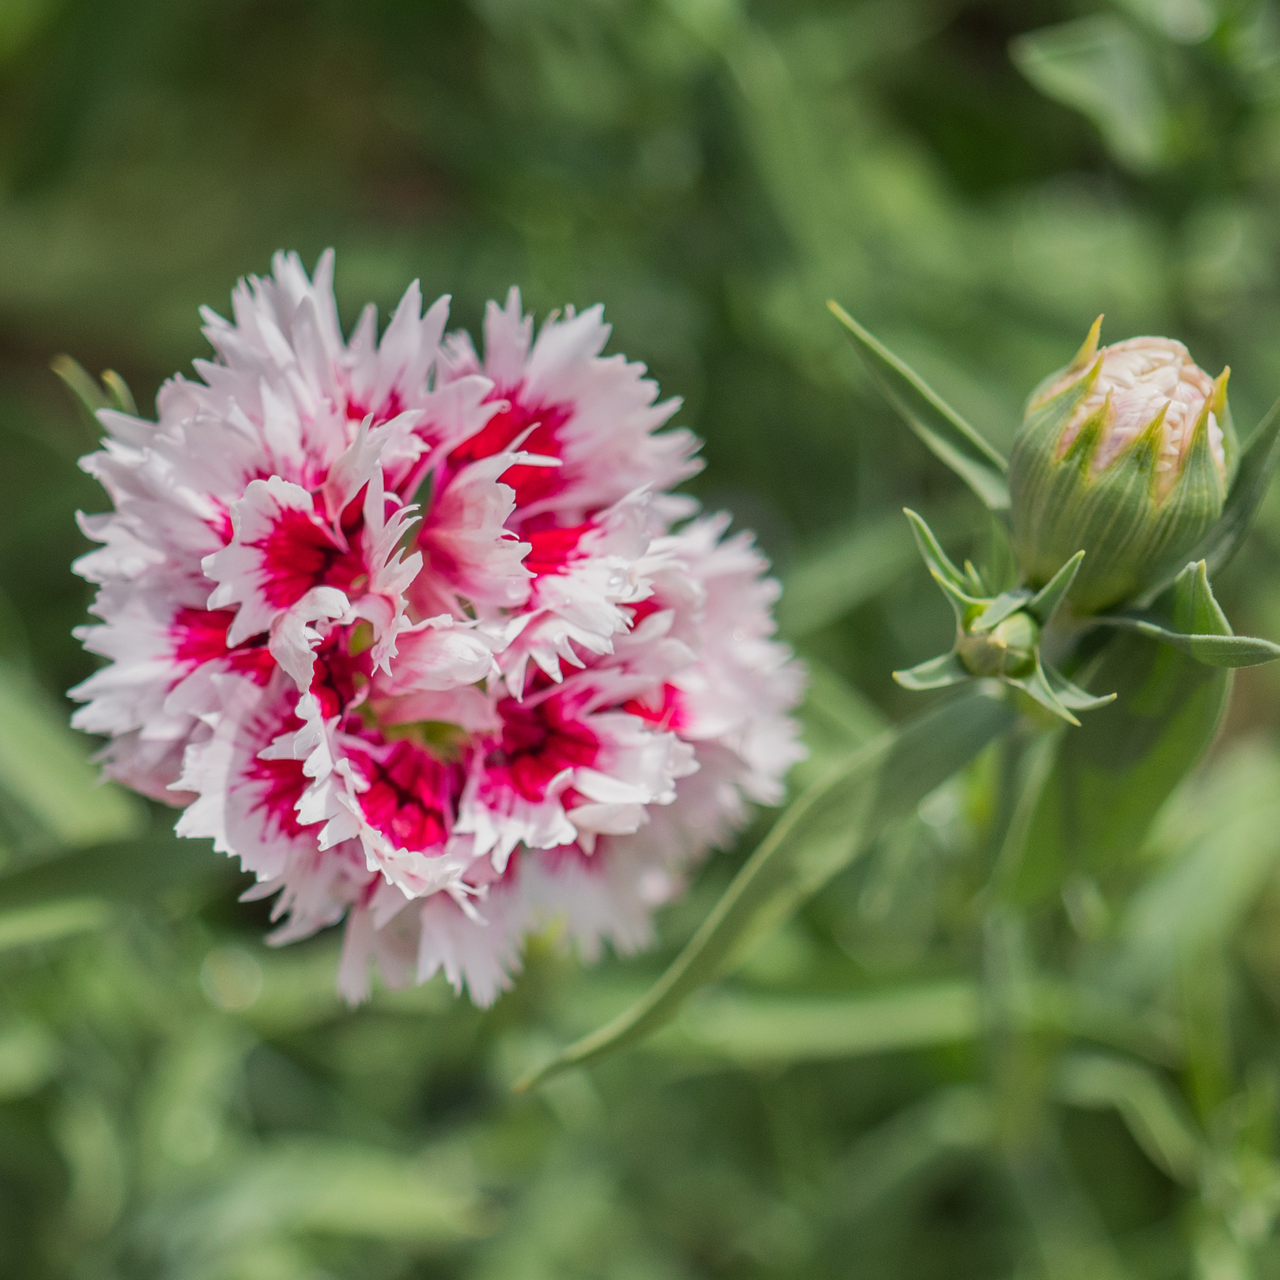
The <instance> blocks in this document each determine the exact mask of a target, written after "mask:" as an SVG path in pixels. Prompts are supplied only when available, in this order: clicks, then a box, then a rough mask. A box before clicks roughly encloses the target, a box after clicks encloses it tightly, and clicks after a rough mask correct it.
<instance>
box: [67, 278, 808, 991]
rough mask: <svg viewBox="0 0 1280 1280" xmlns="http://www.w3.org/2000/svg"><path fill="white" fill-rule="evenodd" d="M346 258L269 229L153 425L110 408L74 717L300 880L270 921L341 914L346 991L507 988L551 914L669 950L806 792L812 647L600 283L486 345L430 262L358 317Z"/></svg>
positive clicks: (209, 832)
mask: <svg viewBox="0 0 1280 1280" xmlns="http://www.w3.org/2000/svg"><path fill="white" fill-rule="evenodd" d="M332 276H333V256H332V254H331V253H326V254H325V255H324V256H323V257H322V258H321V259H320V262H319V264H318V265H317V267H316V270H315V273H314V275H313V276H312V277H311V278H308V277H307V274H306V272H305V271H304V269H303V267H302V265H301V263H300V262H299V260H298V258H297V257H296V255H292V254H291V255H284V254H280V255H277V257H276V258H275V260H274V262H273V270H272V274H271V276H270V277H268V278H266V279H257V278H250V279H249V280H247V281H242V282H241V283H240V284H239V285H238V286H237V287H236V289H235V291H234V293H233V294H232V316H233V318H232V320H231V321H227V320H224V319H222V318H221V317H219V316H217V315H215V314H213V313H212V312H208V311H206V312H205V313H204V320H205V329H204V332H205V334H206V336H207V337H208V339H209V341H210V342H211V343H212V345H213V347H214V350H215V352H216V357H217V358H216V359H215V360H212V361H197V363H196V372H197V374H198V375H199V377H198V380H196V381H188V380H187V379H184V378H182V377H175V378H173V379H171V380H170V381H169V382H167V383H166V384H165V385H164V387H163V388H162V389H161V391H160V394H159V396H158V398H157V410H158V421H157V422H147V421H144V420H142V419H140V418H136V417H132V416H129V415H127V414H123V413H119V412H115V411H112V410H103V411H102V412H101V413H100V415H99V417H100V419H101V422H102V425H103V427H104V428H105V430H106V433H107V435H106V439H105V440H104V442H103V447H102V449H101V451H99V452H97V453H94V454H91V455H90V456H89V457H87V458H86V459H84V462H83V464H82V465H83V466H84V469H85V470H86V471H88V472H89V474H91V475H93V476H95V477H96V478H97V479H98V480H99V481H100V482H101V484H102V485H103V487H104V488H105V489H106V491H107V493H108V495H109V496H110V498H111V500H112V503H113V506H114V509H113V510H112V511H111V512H109V513H107V514H106V515H101V516H86V517H81V527H82V528H83V530H84V532H85V534H86V535H87V536H88V537H89V538H91V539H92V540H93V541H94V542H96V543H98V544H100V545H99V546H98V547H97V548H96V549H95V550H93V551H91V552H89V553H88V554H87V555H85V556H84V557H83V558H82V559H80V560H79V561H78V562H77V565H76V569H77V571H78V572H79V573H80V574H82V575H83V576H84V577H86V578H88V579H89V580H90V581H92V582H94V583H97V584H98V594H97V598H96V600H95V603H94V605H93V612H94V613H95V614H96V615H97V617H98V618H99V619H100V620H101V621H100V622H99V623H96V624H93V625H90V626H86V627H84V628H82V629H81V631H80V633H79V634H80V636H81V638H82V639H83V641H84V643H85V645H86V647H87V648H89V649H90V650H92V651H93V652H95V653H98V654H101V655H103V656H104V657H106V658H108V659H110V662H109V664H108V665H106V666H104V667H103V668H102V669H101V670H100V671H98V672H97V673H96V674H95V675H93V676H91V677H90V678H89V679H88V680H86V681H85V682H84V683H83V684H81V685H80V686H78V687H77V688H76V689H75V690H73V694H74V696H75V697H76V698H77V699H78V700H79V701H81V702H82V703H83V704H84V705H83V706H82V707H81V708H80V710H79V711H78V712H77V713H76V716H75V719H74V723H75V724H76V726H77V727H79V728H81V729H84V730H86V731H88V732H91V733H98V734H104V735H106V736H107V737H108V738H109V741H108V743H107V745H106V747H105V748H104V750H103V752H102V760H103V763H104V769H105V772H106V773H107V774H108V775H109V776H110V777H113V778H116V779H119V780H120V781H122V782H124V783H125V784H127V785H128V786H131V787H134V788H135V789H137V790H139V791H141V792H143V793H144V794H146V795H148V796H152V797H154V798H156V799H163V800H166V801H168V802H169V803H171V804H175V805H178V806H181V807H182V808H183V813H182V815H181V817H180V818H179V820H178V827H177V829H178V832H179V834H181V835H184V836H193V837H203V838H210V839H212V840H213V841H214V846H215V848H217V849H218V850H220V851H222V852H225V853H228V854H231V855H234V856H235V857H237V858H239V859H240V861H241V863H242V865H243V866H244V867H245V868H246V869H247V870H248V871H251V872H252V873H253V874H254V875H255V877H256V879H257V883H256V885H255V886H254V887H253V888H252V889H251V890H250V891H249V893H248V894H247V895H246V896H247V897H265V896H269V895H275V903H274V907H273V912H274V915H275V917H276V918H277V919H278V920H280V922H281V923H280V927H279V928H278V929H277V931H276V932H275V933H274V934H273V935H272V940H273V941H277V942H285V941H290V940H293V939H296V938H301V937H305V936H307V935H308V934H311V933H313V932H315V931H316V930H317V929H320V928H323V927H325V926H327V925H331V924H336V923H337V922H339V921H342V920H345V922H346V924H345V928H346V942H345V946H344V952H343V960H342V965H341V970H340V974H339V987H340V989H341V991H342V992H343V994H344V995H345V996H346V997H347V998H348V999H349V1000H352V1001H356V1000H360V999H362V998H364V997H365V996H366V995H367V994H368V991H369V982H370V972H371V969H372V968H373V967H375V966H376V967H377V968H378V969H380V971H381V973H382V975H383V978H384V980H385V981H387V982H388V983H389V984H391V985H393V986H396V985H401V984H403V983H405V982H407V981H409V980H411V979H413V978H416V979H417V980H418V981H424V980H426V979H427V978H429V977H431V975H432V974H434V973H436V972H437V971H438V970H441V969H443V970H444V972H445V973H446V974H447V976H448V978H449V980H450V981H451V982H452V983H453V984H454V986H455V987H457V988H459V989H461V987H462V986H463V985H464V984H465V986H466V987H467V988H468V990H469V992H470V994H471V996H472V998H473V999H475V1000H476V1001H478V1002H480V1003H488V1002H490V1001H492V1000H493V999H494V998H495V996H496V995H497V993H498V992H499V991H500V990H501V989H503V988H504V987H506V986H508V985H509V984H510V982H511V975H512V974H513V973H514V972H515V971H516V969H517V968H518V967H519V963H520V954H521V946H522V940H523V938H524V936H525V935H526V934H527V933H529V932H530V931H532V930H537V929H540V928H545V927H547V926H548V925H549V924H551V923H554V922H559V923H561V924H562V925H563V926H564V928H565V930H566V932H567V934H568V936H570V937H571V938H573V939H574V940H575V941H576V943H577V945H578V947H579V948H580V950H581V951H582V953H583V954H584V955H585V956H586V957H587V958H593V957H594V956H595V955H597V954H598V953H599V950H600V947H601V944H602V943H603V942H609V943H611V944H612V945H613V946H614V947H616V948H618V949H619V950H624V951H625V950H630V949H633V948H636V947H639V946H642V945H644V944H645V943H646V942H647V941H648V940H649V938H650V930H651V926H650V916H651V913H652V911H653V909H654V908H655V906H657V905H658V904H660V903H662V902H663V901H665V900H667V899H668V898H670V897H671V896H672V895H673V894H674V893H675V892H677V891H678V889H679V887H680V884H681V880H682V876H683V875H684V874H685V873H686V872H687V870H688V869H689V867H690V866H691V865H693V864H694V863H695V862H696V861H697V860H698V859H699V858H700V857H702V856H704V855H705V853H706V852H707V851H708V850H709V849H710V848H712V847H713V846H715V845H717V844H720V843H723V842H724V841H725V840H727V839H728V838H729V837H730V836H731V835H732V834H733V832H734V831H735V830H737V829H738V828H739V827H740V826H741V825H742V823H743V822H744V821H745V819H746V816H747V807H748V804H749V803H751V802H759V803H764V804H772V803H776V802H777V801H778V799H779V798H780V796H781V792H782V780H783V777H784V775H785V774H786V772H787V769H788V768H789V766H790V765H791V764H792V762H793V761H795V760H796V759H798V758H799V757H800V756H801V755H802V754H803V749H802V748H801V747H800V746H799V744H798V741H797V729H796V725H795V723H794V722H793V721H792V720H791V719H790V718H789V715H788V713H789V712H790V711H791V709H792V708H793V707H794V706H795V704H796V702H797V700H798V699H799V697H800V693H801V684H802V678H801V672H800V669H799V667H798V666H797V665H796V663H795V662H794V661H793V660H792V658H791V655H790V652H789V651H788V650H787V649H786V648H785V647H784V646H782V645H780V644H778V643H777V642H776V641H775V640H773V639H772V638H771V637H772V634H773V630H774V624H773V620H772V616H771V606H772V604H773V601H774V598H775V596H776V594H777V587H776V584H774V583H773V582H772V580H770V579H769V578H767V577H766V576H765V574H766V570H767V567H768V566H767V563H766V562H765V560H764V559H763V557H761V555H760V554H759V553H758V552H757V551H756V550H755V549H754V548H753V546H752V544H751V540H750V538H749V537H748V536H747V535H743V534H739V535H736V536H734V537H730V538H726V537H725V531H726V527H727V524H728V521H727V518H726V517H723V516H718V517H711V518H706V517H695V511H696V508H695V506H694V504H693V503H692V502H691V501H690V500H689V499H687V498H684V497H680V496H678V495H675V494H673V493H671V492H670V490H671V489H672V488H673V487H674V486H676V485H677V484H679V483H680V482H681V481H682V480H684V479H685V478H686V477H688V476H690V475H692V474H693V473H694V472H695V471H696V470H697V469H698V466H699V463H698V462H697V461H696V460H695V458H694V453H695V450H696V448H697V441H696V439H695V438H694V437H693V436H692V435H691V434H690V433H689V432H688V431H685V430H681V429H676V430H663V429H662V428H663V427H664V426H665V424H666V423H667V421H668V419H669V418H670V417H671V415H672V414H673V413H674V411H675V409H676V407H677V402H676V401H673V400H668V401H663V402H659V401H657V398H656V397H657V388H656V386H655V385H654V383H653V382H651V381H649V380H648V379H646V378H645V377H644V369H643V366H641V365H638V364H633V363H628V362H627V361H626V360H625V359H624V358H623V357H622V356H616V355H615V356H604V355H602V354H601V353H602V351H603V349H604V346H605V343H606V340H607V338H608V336H609V328H608V326H607V325H606V324H605V323H604V321H603V318H602V313H601V309H600V308H599V307H593V308H591V309H590V310H588V311H585V312H583V313H581V314H577V313H575V312H574V311H573V310H571V309H570V310H568V311H566V313H565V314H564V315H563V316H559V317H556V316H553V317H551V318H550V319H548V320H547V321H546V322H545V323H544V324H543V326H542V328H541V330H540V331H539V332H538V333H537V335H536V337H535V334H534V328H533V322H532V320H531V319H530V318H529V317H526V316H525V315H524V314H523V311H522V308H521V305H520V297H519V294H518V293H517V292H516V291H515V290H514V289H513V290H512V291H511V294H510V295H509V297H508V299H507V302H506V305H505V306H503V307H498V306H496V305H495V304H493V303H490V305H489V309H488V312H487V315H486V318H485V326H484V352H483V356H481V355H480V354H478V353H477V352H476V350H475V348H474V347H473V345H472V343H471V340H470V339H469V338H468V337H466V336H465V335H457V334H450V335H446V334H445V324H446V319H447V311H448V299H447V298H442V299H440V300H439V301H438V302H436V303H435V304H433V305H432V306H431V307H429V308H427V309H426V311H425V312H424V311H423V307H422V298H421V295H420V292H419V289H418V285H417V284H416V283H415V284H413V285H411V286H410V287H409V289H408V291H407V292H406V293H405V296H404V298H403V299H402V300H401V302H400V304H399V306H398V307H397V308H396V311H395V314H394V316H393V317H392V318H391V321H390V323H389V324H388V325H387V327H386V329H385V330H384V331H383V333H382V336H381V338H379V337H378V334H377V321H376V316H375V314H374V311H373V308H372V307H369V308H366V309H365V311H364V312H363V313H362V315H361V316H360V319H359V321H358V322H357V324H356V326H355V329H354V331H353V332H352V333H351V336H350V337H349V338H344V337H343V334H342V330H341V327H340V325H339V321H338V313H337V307H336V305H335V302H334V296H333V288H332ZM691 517H694V518H692V519H691Z"/></svg>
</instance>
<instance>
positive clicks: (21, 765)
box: [0, 665, 146, 844]
mask: <svg viewBox="0 0 1280 1280" xmlns="http://www.w3.org/2000/svg"><path fill="white" fill-rule="evenodd" d="M87 746H88V743H87V742H86V740H85V739H83V738H81V737H79V736H78V735H77V734H75V733H74V732H72V730H71V729H69V728H68V727H67V725H66V719H65V715H64V714H63V713H61V712H59V711H58V710H57V709H56V708H55V707H54V706H53V705H52V704H51V703H49V702H48V701H47V700H46V699H45V698H44V696H43V695H42V694H41V693H40V692H39V690H38V689H36V687H35V686H34V685H33V684H32V683H31V682H30V681H28V680H27V679H26V678H25V677H23V676H22V675H20V674H19V673H18V672H16V671H14V670H13V669H12V668H10V667H5V666H3V665H0V791H3V793H4V795H5V797H6V800H7V802H9V803H12V804H15V805H17V806H19V807H20V808H22V809H23V810H25V811H26V812H27V813H29V814H30V815H31V817H32V818H34V819H35V821H36V822H37V823H38V824H39V825H40V827H41V828H43V830H45V831H46V832H47V833H48V835H49V836H50V837H51V838H52V839H53V840H55V841H58V842H60V843H65V844H88V843H90V842H98V841H103V840H111V839H116V838H120V837H123V836H127V835H129V834H131V833H132V832H135V831H139V830H141V829H142V827H143V826H144V825H145V823H146V810H145V809H144V808H143V806H142V804H141V803H140V802H139V801H138V800H136V799H134V797H132V796H130V795H129V794H128V793H127V792H125V791H122V790H121V789H120V788H119V787H117V786H115V785H114V784H111V783H107V784H105V785H104V784H103V783H102V782H101V779H100V776H99V773H98V770H97V768H96V767H95V766H94V765H93V764H91V763H90V761H89V759H88V751H87Z"/></svg>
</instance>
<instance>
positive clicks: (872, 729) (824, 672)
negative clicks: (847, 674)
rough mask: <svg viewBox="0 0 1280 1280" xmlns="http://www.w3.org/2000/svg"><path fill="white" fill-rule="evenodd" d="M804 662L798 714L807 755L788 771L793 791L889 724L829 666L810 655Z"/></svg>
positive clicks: (820, 774)
mask: <svg viewBox="0 0 1280 1280" xmlns="http://www.w3.org/2000/svg"><path fill="white" fill-rule="evenodd" d="M805 666H806V667H807V668H808V675H809V680H808V687H807V688H806V690H805V699H804V702H803V703H802V704H801V707H800V710H799V711H798V712H797V715H798V717H799V720H800V723H801V725H802V726H803V729H804V733H803V739H804V743H805V745H806V746H807V747H808V748H809V757H808V759H806V760H801V761H799V762H798V763H797V764H796V765H795V766H794V768H793V769H792V771H791V774H790V786H791V788H792V789H793V791H794V789H795V788H796V787H797V785H799V786H801V787H804V786H808V785H809V784H810V783H812V782H816V781H817V780H818V779H819V778H821V777H823V776H824V775H825V774H826V772H827V771H828V770H829V769H830V768H831V767H832V766H833V765H834V764H836V763H837V762H838V761H840V760H844V759H846V758H847V757H848V756H849V755H851V754H852V753H853V752H854V751H857V750H858V748H859V747H863V746H865V745H866V744H867V743H868V742H870V741H871V740H872V739H873V738H875V737H877V736H878V735H880V734H881V733H883V732H884V731H885V729H886V728H887V727H888V721H886V720H885V718H884V716H883V715H882V714H881V713H880V711H879V710H877V708H876V707H875V706H874V705H873V704H872V703H871V702H869V701H868V700H867V699H866V698H864V697H863V696H862V694H860V693H859V692H858V691H857V690H856V689H854V688H853V687H852V686H850V685H849V684H848V683H847V682H846V681H844V680H843V679H841V677H840V676H839V675H837V674H836V673H835V672H834V671H832V670H831V668H830V667H828V666H826V665H825V664H824V663H822V662H820V661H818V660H817V659H815V658H813V657H806V659H805Z"/></svg>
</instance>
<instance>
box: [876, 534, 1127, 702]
mask: <svg viewBox="0 0 1280 1280" xmlns="http://www.w3.org/2000/svg"><path fill="white" fill-rule="evenodd" d="M906 516H907V519H908V520H909V521H910V522H911V529H912V532H913V533H914V534H915V538H916V545H917V546H918V547H919V548H920V554H921V556H922V557H923V559H924V562H925V565H926V566H927V567H928V569H929V572H930V574H931V575H932V576H933V580H934V581H935V582H936V583H937V584H938V586H939V587H940V588H941V589H942V592H943V594H944V595H945V596H946V597H947V599H948V600H949V601H950V602H951V607H952V610H953V611H954V613H955V616H956V642H955V646H954V647H953V649H952V650H951V652H950V653H946V654H943V655H941V656H940V657H937V658H931V659H930V660H929V661H928V662H922V663H920V664H919V666H915V667H912V668H911V669H910V670H907V671H895V672H894V673H893V678H894V679H895V680H896V681H897V682H898V683H899V684H900V685H902V687H903V688H905V689H912V690H917V691H921V690H926V689H941V688H945V687H946V686H947V685H952V684H959V683H961V682H962V681H965V680H979V679H991V678H994V679H998V680H1002V681H1003V682H1004V683H1005V684H1008V685H1011V686H1013V687H1014V688H1017V689H1021V690H1022V691H1023V693H1025V694H1027V695H1028V696H1029V697H1030V698H1032V699H1033V700H1034V701H1036V702H1038V703H1039V704H1040V705H1041V706H1042V707H1044V708H1045V709H1046V710H1048V711H1051V712H1052V713H1053V714H1054V715H1055V716H1058V717H1060V718H1061V719H1063V720H1066V721H1067V722H1068V723H1069V724H1075V725H1078V724H1079V723H1080V721H1079V720H1077V719H1076V717H1075V714H1074V713H1075V712H1076V711H1089V710H1092V709H1093V708H1094V707H1101V706H1105V705H1106V704H1107V703H1108V702H1110V701H1111V700H1112V699H1113V698H1114V697H1115V694H1110V695H1108V696H1107V697H1103V698H1097V697H1094V696H1093V695H1092V694H1090V693H1086V692H1085V691H1084V690H1083V689H1080V688H1077V687H1076V686H1075V685H1074V684H1072V683H1071V681H1070V680H1068V679H1067V678H1066V676H1064V675H1062V674H1061V672H1059V671H1056V670H1055V669H1054V668H1053V667H1052V666H1049V665H1048V664H1047V663H1045V661H1044V658H1043V656H1042V654H1041V652H1040V642H1041V637H1042V635H1043V632H1044V629H1045V628H1046V627H1047V626H1048V625H1049V624H1050V622H1051V621H1052V620H1053V617H1054V614H1056V613H1057V612H1058V610H1059V608H1060V607H1061V606H1062V604H1063V602H1064V601H1065V600H1066V599H1067V596H1068V595H1069V593H1070V591H1071V587H1072V584H1073V583H1074V582H1075V580H1076V578H1077V576H1078V575H1079V572H1080V568H1081V565H1082V564H1083V562H1084V559H1085V554H1084V552H1083V551H1077V552H1076V553H1075V554H1074V555H1073V556H1071V557H1070V559H1068V560H1067V561H1066V562H1065V563H1064V564H1062V565H1061V566H1060V567H1059V569H1058V571H1057V572H1056V573H1055V574H1053V575H1052V576H1051V577H1050V578H1049V580H1048V581H1047V582H1046V583H1045V584H1044V586H1042V587H1041V588H1040V589H1039V590H1038V591H1033V590H1031V589H1030V588H1028V587H1018V588H1016V589H1015V590H1013V591H1003V592H1000V593H999V594H998V595H988V594H986V587H985V585H984V583H983V581H982V578H981V576H980V575H979V573H978V571H977V570H976V569H975V568H974V567H973V565H971V564H968V563H966V564H965V567H964V570H963V572H962V571H961V570H959V569H957V568H956V566H955V565H954V564H953V563H952V562H951V560H950V559H949V558H948V557H947V554H946V552H945V551H943V549H942V546H941V544H940V543H939V542H938V540H937V538H936V537H935V536H934V534H933V531H932V530H931V529H930V528H929V526H928V525H927V524H926V523H925V522H924V520H923V519H921V517H920V516H918V515H917V514H916V513H915V512H914V511H910V510H908V511H907V512H906Z"/></svg>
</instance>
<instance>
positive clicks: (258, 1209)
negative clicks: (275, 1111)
mask: <svg viewBox="0 0 1280 1280" xmlns="http://www.w3.org/2000/svg"><path fill="white" fill-rule="evenodd" d="M460 1175H461V1176H460ZM484 1210H485V1205H484V1202H483V1201H482V1199H481V1197H480V1194H479V1191H478V1189H477V1188H476V1186H475V1184H474V1181H473V1180H472V1179H471V1178H470V1177H468V1176H467V1175H466V1173H465V1172H464V1171H463V1170H462V1169H458V1170H454V1169H445V1168H441V1169H433V1168H431V1167H430V1165H427V1164H425V1163H423V1162H422V1161H419V1160H414V1159H412V1158H409V1157H406V1156H402V1155H398V1154H395V1153H393V1152H390V1151H386V1150H383V1149H381V1148H379V1147H375V1146H365V1145H358V1144H356V1143H351V1142H342V1141H338V1140H327V1139H316V1138H310V1139H308V1138H291V1139H287V1140H278V1141H276V1142H275V1143H273V1144H272V1145H271V1146H270V1147H267V1148H266V1149H265V1150H262V1151H259V1152H254V1153H251V1154H249V1155H247V1156H245V1157H244V1158H242V1159H241V1160H239V1161H237V1162H236V1164H235V1165H234V1166H233V1167H232V1168H231V1169H230V1170H228V1174H227V1177H226V1179H225V1182H224V1184H223V1186H222V1187H221V1188H220V1189H215V1190H213V1193H212V1194H209V1193H208V1192H206V1193H205V1195H204V1196H203V1197H201V1198H200V1199H199V1200H198V1201H196V1202H195V1204H194V1205H192V1207H191V1209H190V1210H189V1211H188V1212H187V1213H185V1214H183V1215H182V1216H181V1217H180V1218H179V1219H178V1220H177V1221H174V1222H170V1223H166V1224H165V1230H166V1233H170V1232H171V1233H172V1238H173V1239H174V1242H175V1243H177V1242H178V1241H181V1242H182V1243H183V1244H184V1245H185V1248H186V1249H193V1250H198V1251H199V1252H200V1253H205V1252H206V1251H208V1252H209V1253H212V1254H213V1256H215V1257H216V1256H217V1255H218V1254H220V1253H221V1252H222V1251H224V1250H227V1249H230V1248H243V1247H244V1245H245V1243H246V1240H247V1239H251V1238H252V1237H255V1236H259V1237H260V1236H271V1237H275V1236H277V1235H279V1234H280V1233H299V1232H308V1233H318V1234H321V1235H327V1236H355V1237H363V1238H367V1239H371V1240H385V1241H397V1242H402V1243H416V1244H450V1243H455V1242H458V1241H462V1240H468V1239H472V1238H474V1237H475V1236H477V1235H480V1234H483V1233H484V1231H485V1230H486V1220H487V1215H486V1213H485V1211H484ZM156 1225H157V1226H159V1223H157V1224H156ZM218 1274H223V1272H222V1270H221V1268H219V1269H218Z"/></svg>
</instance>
